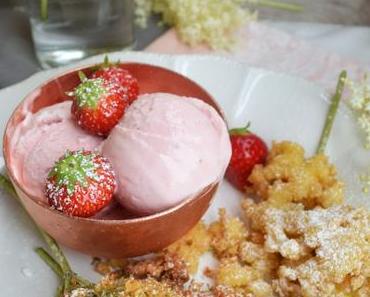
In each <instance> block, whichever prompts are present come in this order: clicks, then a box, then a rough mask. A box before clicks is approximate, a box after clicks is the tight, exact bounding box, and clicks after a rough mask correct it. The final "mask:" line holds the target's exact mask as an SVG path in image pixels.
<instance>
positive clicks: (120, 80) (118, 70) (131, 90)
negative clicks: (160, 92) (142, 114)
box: [91, 56, 139, 104]
mask: <svg viewBox="0 0 370 297" xmlns="http://www.w3.org/2000/svg"><path fill="white" fill-rule="evenodd" d="M91 78H102V79H104V80H106V81H109V82H111V83H113V84H115V85H118V86H119V87H120V88H119V89H118V92H119V93H120V94H121V95H122V98H123V99H124V100H127V101H128V102H129V104H131V103H132V102H133V101H134V100H136V99H137V97H138V95H139V84H138V81H137V79H136V78H135V77H134V76H133V75H132V74H131V73H130V72H129V71H128V70H126V69H124V68H122V67H120V66H119V63H110V62H109V60H108V57H107V56H106V57H105V58H104V62H103V64H101V65H100V66H99V67H98V69H97V70H96V71H94V72H93V74H92V75H91Z"/></svg>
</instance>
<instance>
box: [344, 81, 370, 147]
mask: <svg viewBox="0 0 370 297" xmlns="http://www.w3.org/2000/svg"><path fill="white" fill-rule="evenodd" d="M346 85H347V86H348V88H349V90H350V92H351V95H350V100H349V101H348V104H349V107H350V109H351V110H352V111H353V113H354V115H355V118H356V121H357V123H358V125H359V127H360V129H361V130H362V131H363V132H364V135H365V148H367V149H370V82H369V80H368V76H367V75H364V78H363V79H362V80H361V81H359V82H354V81H351V80H349V79H347V80H346Z"/></svg>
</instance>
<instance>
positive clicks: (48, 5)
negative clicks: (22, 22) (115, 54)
mask: <svg viewBox="0 0 370 297" xmlns="http://www.w3.org/2000/svg"><path fill="white" fill-rule="evenodd" d="M133 7H134V3H133V0H28V1H27V10H28V13H29V15H30V22H31V29H32V36H33V41H34V47H35V52H36V55H37V58H38V60H39V62H40V64H41V66H42V67H43V68H51V67H56V66H61V65H65V64H68V63H70V62H73V61H77V60H80V59H83V58H85V57H87V56H91V55H95V54H99V53H105V52H110V51H116V50H123V49H127V48H131V47H132V46H133V43H134V33H133V32H134V31H133V29H134V28H133V27H134V24H133Z"/></svg>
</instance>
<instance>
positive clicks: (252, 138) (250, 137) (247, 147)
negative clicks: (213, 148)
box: [226, 124, 268, 191]
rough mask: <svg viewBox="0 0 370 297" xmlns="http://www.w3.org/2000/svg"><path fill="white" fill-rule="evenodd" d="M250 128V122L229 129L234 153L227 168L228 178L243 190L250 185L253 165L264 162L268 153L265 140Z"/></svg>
mask: <svg viewBox="0 0 370 297" xmlns="http://www.w3.org/2000/svg"><path fill="white" fill-rule="evenodd" d="M248 128H249V124H248V125H247V126H246V127H244V128H237V129H232V130H230V131H229V133H230V141H231V147H232V155H231V161H230V164H229V167H228V168H227V170H226V178H227V180H228V181H229V182H230V183H231V184H232V185H234V186H235V187H236V188H237V189H239V190H241V191H244V190H245V188H246V187H247V186H248V177H249V175H250V174H251V172H252V170H253V167H254V166H255V165H256V164H261V163H264V162H265V160H266V157H267V153H268V150H267V146H266V144H265V142H264V141H263V140H262V139H261V138H260V137H258V136H257V135H255V134H253V133H251V132H249V131H248Z"/></svg>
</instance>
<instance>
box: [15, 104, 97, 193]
mask: <svg viewBox="0 0 370 297" xmlns="http://www.w3.org/2000/svg"><path fill="white" fill-rule="evenodd" d="M71 105H72V102H71V101H65V102H62V103H58V104H55V105H52V106H49V107H46V108H43V109H41V110H39V111H38V112H37V113H35V114H32V113H30V112H29V113H28V114H27V115H26V117H25V119H24V120H23V122H22V123H21V124H19V125H18V126H17V128H16V130H15V131H14V135H13V137H12V140H11V145H12V151H13V153H12V160H11V166H12V167H13V169H14V170H13V171H14V172H15V174H16V176H17V178H18V180H19V181H20V182H21V183H22V185H23V186H24V188H25V190H26V191H27V192H28V193H29V194H31V195H34V196H35V197H37V199H40V200H44V199H45V195H44V187H45V180H46V178H47V175H48V173H49V171H50V169H51V168H52V166H53V165H54V163H55V161H57V160H58V159H59V158H60V157H61V156H62V155H63V154H64V153H65V152H66V151H67V150H77V149H81V148H84V149H86V150H94V149H96V148H97V147H98V146H99V145H100V144H101V142H102V141H103V139H102V138H100V137H97V136H94V135H91V134H88V133H87V132H85V131H84V130H82V129H81V128H80V127H79V126H77V125H76V124H75V121H74V120H73V119H72V116H71Z"/></svg>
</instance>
